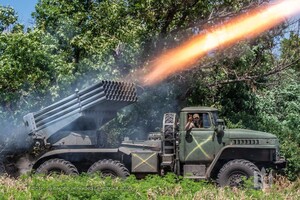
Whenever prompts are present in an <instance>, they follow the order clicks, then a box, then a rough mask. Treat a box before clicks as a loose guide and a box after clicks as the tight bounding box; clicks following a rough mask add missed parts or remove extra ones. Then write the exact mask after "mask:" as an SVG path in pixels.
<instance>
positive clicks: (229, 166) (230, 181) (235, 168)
mask: <svg viewBox="0 0 300 200" xmlns="http://www.w3.org/2000/svg"><path fill="white" fill-rule="evenodd" d="M254 172H257V173H260V171H259V169H258V168H257V167H256V165H254V164H253V163H252V162H250V161H248V160H243V159H237V160H232V161H229V162H228V163H226V164H225V165H224V166H223V167H222V168H221V170H220V171H219V174H218V178H217V183H218V185H219V186H221V187H225V186H230V187H242V186H243V178H242V177H246V178H247V179H248V178H249V177H251V176H253V175H254Z"/></svg>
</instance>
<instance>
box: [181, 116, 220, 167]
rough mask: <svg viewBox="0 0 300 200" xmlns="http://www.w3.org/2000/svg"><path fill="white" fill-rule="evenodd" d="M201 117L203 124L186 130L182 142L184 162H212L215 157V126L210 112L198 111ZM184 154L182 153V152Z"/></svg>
mask: <svg viewBox="0 0 300 200" xmlns="http://www.w3.org/2000/svg"><path fill="white" fill-rule="evenodd" d="M198 114H199V115H200V118H201V126H200V127H196V128H192V129H191V130H190V131H185V132H184V134H182V135H184V137H181V142H183V143H184V145H181V147H183V148H184V152H181V153H183V154H184V155H183V159H184V160H182V161H184V162H190V163H191V162H192V163H200V162H201V163H203V161H204V162H210V161H212V160H213V159H214V154H215V147H214V146H215V141H214V138H213V137H214V136H215V134H214V126H213V124H212V121H211V116H210V114H209V113H205V112H203V113H198ZM181 155H182V154H181Z"/></svg>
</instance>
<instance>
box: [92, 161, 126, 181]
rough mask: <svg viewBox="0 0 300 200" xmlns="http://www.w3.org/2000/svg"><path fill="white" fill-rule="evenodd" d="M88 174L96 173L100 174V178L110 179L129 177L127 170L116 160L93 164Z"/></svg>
mask: <svg viewBox="0 0 300 200" xmlns="http://www.w3.org/2000/svg"><path fill="white" fill-rule="evenodd" d="M87 172H88V173H90V174H91V173H97V172H100V173H101V176H103V177H107V176H110V177H112V178H116V177H120V178H126V177H127V176H129V171H128V169H127V168H126V167H125V166H124V165H123V164H122V163H120V162H119V161H116V160H111V159H109V160H106V159H104V160H99V161H98V162H95V163H94V164H93V165H92V166H91V167H90V168H89V169H88V171H87Z"/></svg>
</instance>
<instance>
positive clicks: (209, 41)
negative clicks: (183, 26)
mask: <svg viewBox="0 0 300 200" xmlns="http://www.w3.org/2000/svg"><path fill="white" fill-rule="evenodd" d="M298 12H300V0H285V1H277V3H275V4H272V5H269V6H265V7H263V8H260V9H256V10H253V11H250V12H248V13H246V14H243V15H241V16H239V17H236V18H234V19H232V20H230V21H228V22H226V23H225V24H220V25H218V26H216V27H215V28H211V29H209V30H208V31H207V33H205V34H201V35H198V36H195V37H193V38H192V39H190V40H189V41H187V42H186V43H184V44H182V45H181V46H179V47H177V48H174V49H171V50H169V51H167V52H166V53H164V54H163V55H161V56H160V57H158V58H157V59H156V60H155V61H154V62H153V64H151V66H150V69H151V70H150V72H149V73H148V74H146V75H145V76H144V77H143V78H142V82H143V84H144V85H152V84H155V83H158V82H160V81H162V80H163V79H165V78H167V77H168V76H170V75H171V74H174V73H176V72H179V71H182V70H184V69H187V68H189V67H190V66H191V65H193V64H194V63H195V62H196V61H197V60H198V59H199V58H201V57H203V56H205V55H206V54H207V53H209V52H210V51H211V50H213V49H215V48H218V47H219V48H223V47H226V46H229V45H232V44H234V43H236V42H237V41H239V40H242V39H244V38H252V37H255V36H257V35H258V34H260V33H262V32H264V31H266V30H268V29H270V28H272V27H274V26H276V25H278V24H279V23H281V22H283V21H284V20H285V19H286V18H287V17H290V16H292V15H294V14H297V13H298Z"/></svg>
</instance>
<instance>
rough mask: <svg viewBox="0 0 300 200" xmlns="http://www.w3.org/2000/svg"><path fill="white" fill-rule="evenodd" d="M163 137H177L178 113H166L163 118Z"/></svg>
mask: <svg viewBox="0 0 300 200" xmlns="http://www.w3.org/2000/svg"><path fill="white" fill-rule="evenodd" d="M162 131H163V137H164V139H172V138H175V134H176V131H177V116H176V113H165V114H164V119H163V129H162Z"/></svg>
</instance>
